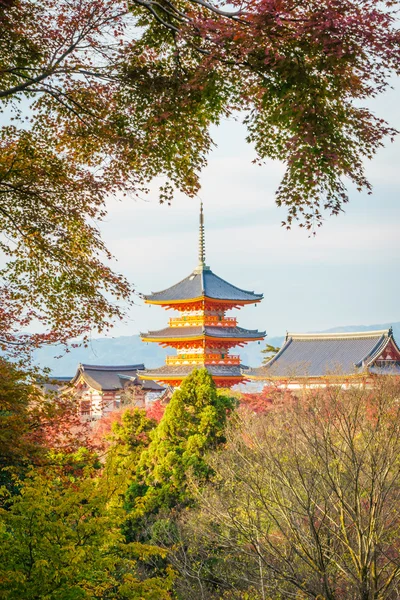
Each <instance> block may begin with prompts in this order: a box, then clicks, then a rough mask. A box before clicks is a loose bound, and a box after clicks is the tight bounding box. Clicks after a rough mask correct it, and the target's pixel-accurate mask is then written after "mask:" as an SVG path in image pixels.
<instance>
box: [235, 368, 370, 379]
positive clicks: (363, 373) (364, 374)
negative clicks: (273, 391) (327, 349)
mask: <svg viewBox="0 0 400 600" xmlns="http://www.w3.org/2000/svg"><path fill="white" fill-rule="evenodd" d="M368 375H369V372H368V370H364V371H361V372H360V373H348V374H343V375H340V374H339V375H329V374H328V375H298V376H296V375H279V376H278V375H253V374H251V373H246V374H245V377H246V378H247V379H251V380H252V381H285V382H289V381H291V382H295V381H302V382H310V381H321V379H324V380H327V381H343V380H344V379H345V380H348V379H364V378H365V377H367V376H368Z"/></svg>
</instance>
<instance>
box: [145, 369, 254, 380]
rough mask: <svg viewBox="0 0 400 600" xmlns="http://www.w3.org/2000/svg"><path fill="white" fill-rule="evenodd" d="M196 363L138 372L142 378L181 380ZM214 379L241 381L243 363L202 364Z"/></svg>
mask: <svg viewBox="0 0 400 600" xmlns="http://www.w3.org/2000/svg"><path fill="white" fill-rule="evenodd" d="M198 368H199V366H198V365H197V366H196V365H175V366H170V365H164V366H163V367H159V368H157V369H146V370H145V371H143V372H141V373H140V377H141V378H142V379H152V380H153V379H155V380H159V381H169V380H172V381H177V380H182V379H184V378H185V377H187V376H188V375H190V373H191V372H192V371H193V370H194V369H198ZM202 368H205V369H207V371H208V372H209V373H210V375H211V376H212V377H213V378H215V379H223V378H226V379H237V380H238V382H240V381H243V379H244V378H245V376H244V375H243V373H242V369H245V368H246V367H245V366H244V365H204V367H202Z"/></svg>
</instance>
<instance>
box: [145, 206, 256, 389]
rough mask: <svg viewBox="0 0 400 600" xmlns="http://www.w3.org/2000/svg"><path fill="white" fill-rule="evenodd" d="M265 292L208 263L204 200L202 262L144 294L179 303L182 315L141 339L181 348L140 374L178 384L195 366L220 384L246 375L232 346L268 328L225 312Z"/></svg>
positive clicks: (149, 299)
mask: <svg viewBox="0 0 400 600" xmlns="http://www.w3.org/2000/svg"><path fill="white" fill-rule="evenodd" d="M262 298H263V295H262V294H255V293H254V292H249V291H246V290H242V289H240V288H238V287H236V286H234V285H232V284H230V283H228V282H227V281H225V280H224V279H221V278H220V277H218V276H217V275H215V274H214V273H213V272H212V271H211V269H210V267H208V266H207V265H206V262H205V242H204V217H203V205H202V204H201V206H200V239H199V264H198V266H197V267H196V268H195V269H194V271H193V272H192V273H191V274H190V275H189V276H188V277H186V278H185V279H183V280H182V281H180V282H179V283H177V284H175V285H173V286H172V287H170V288H168V289H166V290H163V291H161V292H156V293H153V294H150V295H148V296H145V302H146V303H147V304H156V305H159V306H162V307H163V308H166V309H167V310H168V309H174V310H176V311H179V313H180V315H179V316H178V317H175V318H172V319H170V321H169V326H168V327H166V328H165V329H161V330H159V331H149V332H148V333H142V334H141V337H142V340H143V341H144V342H156V343H158V344H160V345H162V346H164V347H167V346H171V347H173V348H175V349H176V351H177V353H176V355H175V356H169V357H167V359H166V364H165V365H164V366H162V367H159V368H157V369H149V370H145V371H143V372H141V373H140V377H141V379H150V380H155V381H160V382H163V383H166V384H168V385H170V386H179V385H180V384H181V382H182V380H183V379H184V378H185V377H186V376H187V375H188V374H189V373H190V372H191V371H192V370H193V369H194V368H201V367H205V368H206V369H207V370H208V372H209V373H210V374H211V375H212V377H213V379H214V381H215V383H216V385H217V386H218V387H231V386H233V385H235V384H238V383H242V382H243V381H245V376H244V375H243V372H242V366H243V365H241V359H240V356H238V355H236V354H231V350H232V349H233V348H234V347H236V346H239V347H242V346H244V345H245V344H247V343H248V342H253V341H258V340H263V339H264V337H265V332H264V331H257V330H251V329H243V328H242V327H239V326H238V325H237V321H236V318H235V317H231V316H229V317H228V316H226V312H227V311H228V310H231V309H235V308H241V307H242V306H245V305H247V304H257V303H258V302H260V301H261V300H262Z"/></svg>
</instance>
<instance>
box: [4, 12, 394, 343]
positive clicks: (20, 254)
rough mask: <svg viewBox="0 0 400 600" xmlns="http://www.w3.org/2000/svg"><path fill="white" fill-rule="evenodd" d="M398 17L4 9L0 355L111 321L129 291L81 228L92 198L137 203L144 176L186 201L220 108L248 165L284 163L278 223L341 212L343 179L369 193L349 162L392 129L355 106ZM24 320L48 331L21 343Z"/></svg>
mask: <svg viewBox="0 0 400 600" xmlns="http://www.w3.org/2000/svg"><path fill="white" fill-rule="evenodd" d="M395 17H396V13H395V5H394V4H393V3H392V2H387V3H384V4H382V3H381V2H379V0H337V1H335V2H334V3H332V2H331V0H322V2H321V1H319V2H316V1H315V0H306V1H305V2H302V3H298V2H295V1H293V0H288V1H286V2H276V1H275V0H274V1H272V0H248V1H247V2H246V3H245V4H244V5H243V4H241V3H239V2H238V1H237V0H234V2H233V3H229V4H226V5H224V4H213V3H208V2H205V1H204V0H185V1H184V2H180V3H179V4H178V3H176V2H174V0H168V1H167V2H166V1H164V0H162V1H159V0H131V1H130V2H125V1H124V0H118V1H113V0H96V1H93V2H81V1H80V0H68V1H67V0H61V1H58V0H57V1H55V0H50V1H46V2H45V1H44V0H5V1H3V2H1V4H0V25H1V27H0V32H1V33H0V41H1V44H0V48H1V50H0V70H1V75H2V88H1V90H0V99H1V101H2V106H3V107H4V109H6V110H7V114H8V115H11V117H10V118H11V119H13V120H12V121H10V122H9V124H8V125H5V126H4V127H3V128H2V130H1V131H0V156H1V160H0V194H1V210H0V228H1V230H2V232H3V233H4V234H5V235H4V236H3V237H2V240H1V250H2V252H3V253H4V254H5V255H6V256H7V258H8V263H7V266H6V267H5V268H4V269H3V270H2V273H1V277H2V290H1V291H2V294H1V296H2V306H1V307H0V308H1V310H2V315H3V318H2V324H1V325H2V326H1V328H0V342H1V343H2V346H3V347H4V349H10V347H11V348H12V347H15V346H16V347H17V349H18V351H21V349H22V348H23V347H26V346H27V344H28V342H31V343H32V344H38V343H45V342H51V341H56V340H58V339H59V340H62V341H66V340H67V339H68V337H70V336H77V335H80V334H85V333H87V332H88V331H89V330H90V329H91V328H93V327H95V328H97V329H99V330H101V329H103V328H104V327H107V326H109V325H110V324H111V323H112V321H113V319H114V318H115V317H117V318H118V317H119V316H120V315H121V311H122V308H123V304H124V303H125V302H126V301H129V298H130V294H131V291H132V287H131V285H129V283H128V282H127V281H126V280H125V279H124V278H123V277H122V276H120V275H117V274H115V273H114V272H113V271H112V270H111V268H110V267H109V265H108V263H106V262H105V261H106V260H107V257H109V255H108V253H107V250H106V248H105V246H104V244H103V242H102V240H101V238H100V236H99V232H98V229H97V225H96V222H97V221H98V220H100V219H101V218H103V217H104V214H105V199H106V197H107V195H109V194H113V193H114V194H115V193H117V192H120V193H122V194H126V193H131V194H135V195H138V194H141V193H143V192H144V191H145V190H146V189H147V185H148V182H149V181H150V180H151V179H152V178H154V177H155V176H161V177H163V178H164V183H163V185H162V186H161V191H160V194H161V196H160V197H161V200H168V201H169V200H170V199H171V197H172V194H173V189H174V188H179V189H180V190H181V191H183V192H184V193H186V194H188V195H190V196H193V195H195V194H196V192H197V190H198V188H199V172H200V171H201V169H202V167H203V166H204V165H205V163H206V157H207V153H208V151H209V150H210V148H211V147H212V140H211V138H210V134H209V127H210V124H212V123H218V121H219V119H220V118H221V117H224V116H227V115H229V114H231V113H232V111H237V110H242V111H244V113H245V114H246V117H245V122H246V124H247V127H248V132H249V133H248V140H249V141H250V142H251V143H253V144H254V145H255V147H256V151H257V159H256V160H257V161H260V162H262V161H263V160H264V159H265V158H267V157H269V158H274V159H279V160H282V161H284V162H285V163H286V165H287V172H286V175H285V177H284V179H283V181H282V184H281V186H280V187H279V189H278V192H277V203H278V204H279V205H282V206H285V207H286V208H287V211H288V217H287V219H286V220H285V222H284V224H286V225H287V226H290V225H291V223H292V222H293V221H294V220H296V219H299V220H300V222H301V224H302V225H305V226H306V227H313V226H314V225H316V224H317V225H319V224H320V223H321V219H322V213H323V211H324V210H327V211H330V212H332V213H334V214H337V213H338V212H339V211H340V210H342V208H343V203H345V202H346V201H347V199H348V198H347V193H346V189H345V187H344V183H343V178H348V179H349V180H351V181H352V182H354V183H355V184H356V185H357V187H359V188H367V189H368V190H369V189H370V186H369V183H368V181H367V179H366V177H365V174H364V170H363V164H362V159H363V158H369V157H371V156H372V155H373V154H374V152H375V151H376V150H377V148H379V146H380V145H381V144H382V140H383V138H384V136H385V135H388V134H389V135H392V134H393V133H394V132H393V131H392V130H391V129H390V127H389V126H388V125H387V124H386V123H385V122H384V121H383V120H382V119H379V118H376V117H375V116H374V115H373V114H372V113H371V111H369V110H368V109H366V108H363V107H360V102H363V101H364V100H366V99H367V98H371V97H374V96H375V95H377V94H378V93H381V92H382V91H383V90H384V89H385V87H386V86H387V84H388V78H389V75H390V74H391V73H393V72H396V73H397V72H398V64H399V44H398V41H399V32H398V29H397V28H396V21H395ZM21 24H22V25H23V26H21ZM26 114H27V115H28V122H27V121H26ZM115 299H117V300H119V301H121V302H122V304H120V303H118V302H117V303H116V302H115ZM38 320H39V321H40V322H41V323H42V325H43V328H42V331H44V332H45V333H42V334H40V335H36V336H26V337H25V338H24V339H23V340H21V339H20V338H19V337H18V336H19V335H20V332H21V328H22V327H24V326H27V325H29V324H31V325H32V324H33V323H37V321H38Z"/></svg>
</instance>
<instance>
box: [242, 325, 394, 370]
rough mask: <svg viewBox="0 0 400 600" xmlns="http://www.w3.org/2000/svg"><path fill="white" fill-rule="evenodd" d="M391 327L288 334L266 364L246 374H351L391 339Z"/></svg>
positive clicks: (371, 359)
mask: <svg viewBox="0 0 400 600" xmlns="http://www.w3.org/2000/svg"><path fill="white" fill-rule="evenodd" d="M391 337H392V333H391V330H390V329H389V330H384V331H370V332H362V333H340V334H337V333H336V334H291V333H288V334H287V337H286V341H285V343H284V345H283V346H282V348H281V350H280V351H279V352H278V354H276V355H275V356H274V357H273V358H272V359H271V360H270V361H269V363H267V365H265V366H263V367H259V368H257V369H250V370H249V371H247V372H246V375H249V376H254V377H259V378H262V377H264V376H265V378H266V379H268V378H269V377H284V378H299V377H322V376H324V375H352V374H355V373H357V372H362V371H364V370H365V369H366V368H367V367H368V366H369V365H370V364H371V363H372V362H373V360H374V359H375V358H376V357H377V356H378V355H379V354H380V352H381V351H382V350H383V348H384V347H385V346H386V345H387V343H388V341H389V339H391Z"/></svg>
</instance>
